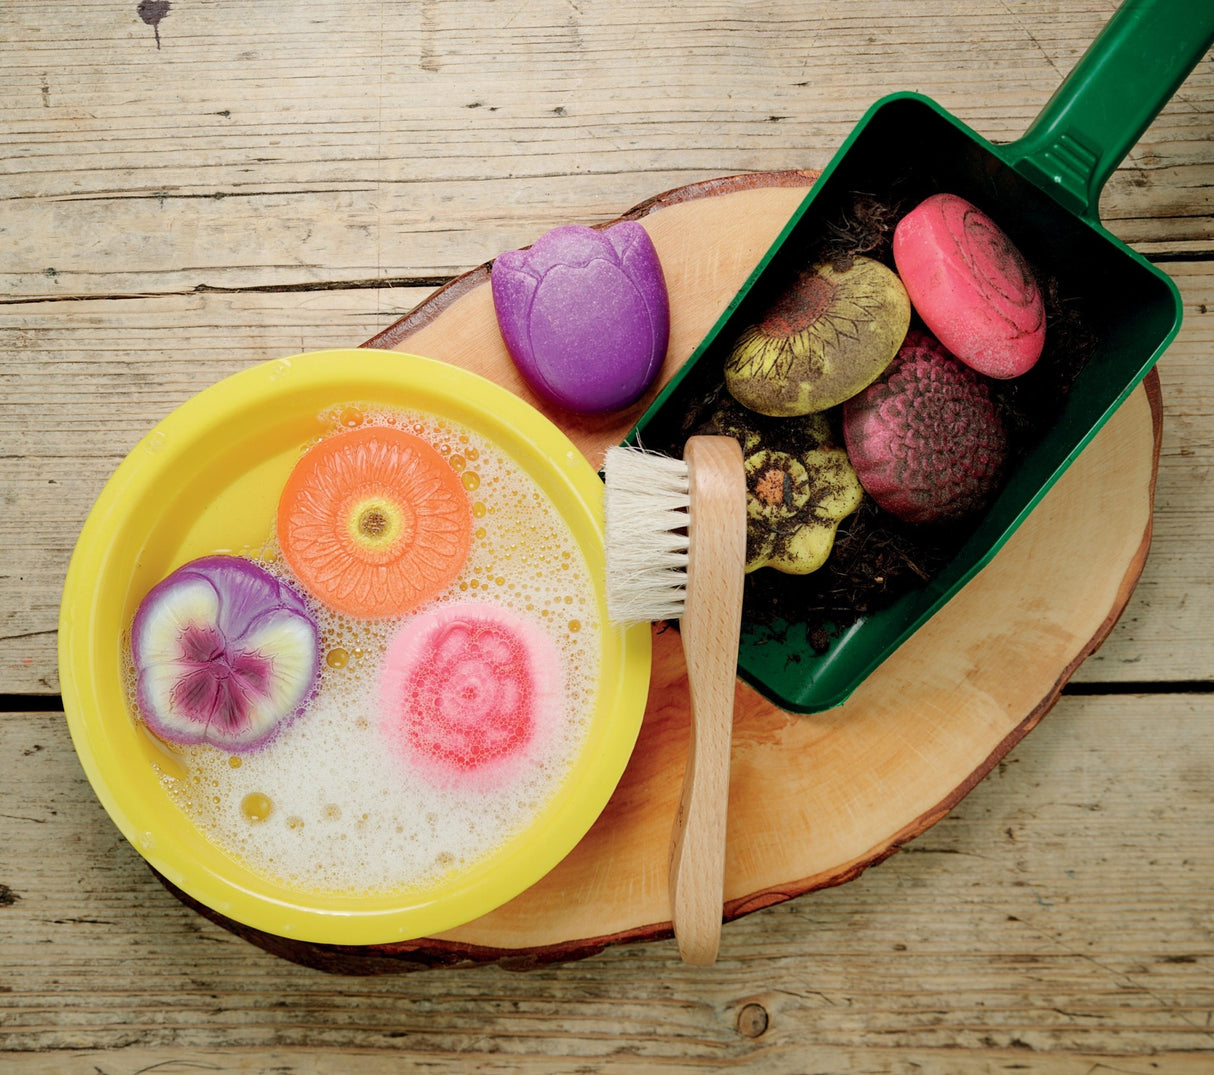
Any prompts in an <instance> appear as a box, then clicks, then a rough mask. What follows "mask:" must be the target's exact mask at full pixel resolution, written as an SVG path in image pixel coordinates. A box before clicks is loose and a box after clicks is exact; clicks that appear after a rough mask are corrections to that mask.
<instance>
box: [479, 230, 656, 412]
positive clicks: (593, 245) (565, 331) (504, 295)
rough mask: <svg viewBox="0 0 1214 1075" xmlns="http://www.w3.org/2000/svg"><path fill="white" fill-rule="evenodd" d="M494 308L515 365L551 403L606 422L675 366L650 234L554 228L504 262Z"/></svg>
mask: <svg viewBox="0 0 1214 1075" xmlns="http://www.w3.org/2000/svg"><path fill="white" fill-rule="evenodd" d="M491 282H492V288H493V308H494V311H495V312H496V314H497V321H498V327H499V328H500V329H501V333H502V339H503V340H504V341H505V344H506V349H507V350H508V351H509V352H510V356H511V358H512V359H513V360H514V362H515V364H516V365H517V366H518V368H519V371H520V372H521V373H522V374H523V376H524V377H525V378H526V380H527V383H528V384H530V385H531V387H532V388H533V389H534V390H535V391H536V392H537V393H538V394H539V395H540V396H542V397H543V398H544V399H546V400H548V401H549V402H550V403H554V404H556V405H557V406H559V407H563V408H565V409H567V410H571V411H577V412H580V413H599V412H603V411H611V410H618V409H620V408H622V407H626V406H628V405H629V404H630V403H633V402H635V400H637V399H638V398H639V397H640V396H641V395H642V394H643V393H644V392H645V390H646V389H647V388H648V387H649V386H650V384H652V382H653V379H654V378H655V377H656V376H657V374H658V370H659V369H660V368H661V365H662V360H663V359H664V358H665V357H666V345H667V343H668V342H669V338H670V306H669V300H668V297H667V294H666V280H665V277H664V276H663V275H662V266H661V263H660V262H659V260H658V254H657V250H656V249H655V248H654V245H653V240H651V239H650V238H649V233H648V232H646V231H645V229H644V228H643V227H641V225H640V224H638V223H636V222H635V221H631V220H626V221H621V222H620V223H618V224H614V225H612V226H611V227H610V228H607V229H605V230H602V231H597V230H595V229H593V228H587V227H583V226H582V225H580V224H572V225H567V226H565V227H560V228H553V229H552V230H551V231H549V232H547V233H546V234H544V235H542V236H541V237H540V238H539V239H538V240H537V241H536V243H535V245H534V246H532V247H531V248H530V249H529V250H511V251H507V252H505V253H503V254H501V255H499V256H498V258H497V260H496V261H495V262H494V264H493V271H492V274H491Z"/></svg>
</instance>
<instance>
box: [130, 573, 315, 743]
mask: <svg viewBox="0 0 1214 1075" xmlns="http://www.w3.org/2000/svg"><path fill="white" fill-rule="evenodd" d="M131 661H132V664H133V665H134V670H135V677H136V679H135V696H136V702H137V705H138V709H139V714H140V716H142V717H143V720H144V723H145V724H146V725H147V727H148V728H149V729H150V730H151V731H152V732H153V733H154V734H155V735H157V736H158V737H159V738H161V739H164V740H167V741H168V742H171V743H210V744H212V745H213V746H216V747H220V748H221V749H223V750H226V751H230V752H232V753H243V752H245V751H251V750H256V749H257V748H258V747H261V746H264V745H265V744H266V743H268V742H269V741H270V740H271V739H273V738H274V736H275V735H277V734H278V732H279V731H280V730H281V729H282V728H283V727H284V726H285V725H286V724H287V723H288V722H290V721H291V720H293V719H294V718H295V717H297V716H298V715H299V714H300V713H301V712H302V711H303V708H304V707H305V705H306V704H307V703H308V701H310V699H311V697H312V695H313V693H314V691H315V689H316V684H317V680H318V677H319V675H320V632H319V629H318V628H317V626H316V621H315V620H314V619H313V617H312V614H311V613H310V612H309V611H308V607H307V605H306V604H305V603H304V600H303V598H302V597H301V596H300V595H299V594H297V593H296V592H295V591H294V590H293V589H292V588H291V587H290V586H288V585H287V584H286V583H285V582H282V581H280V580H278V579H276V578H275V577H274V576H273V575H271V574H270V573H269V572H267V571H266V570H264V569H263V568H261V567H259V566H258V565H257V564H254V563H252V562H251V561H248V560H244V559H242V558H241V557H239V556H226V555H221V556H204V557H202V558H200V559H197V560H192V561H190V562H189V563H187V564H185V565H184V566H182V567H179V568H178V569H177V570H176V571H174V572H173V573H172V574H170V575H169V576H168V577H167V578H165V579H163V580H161V581H160V582H159V583H157V584H156V585H155V586H153V587H152V589H151V590H149V591H148V593H147V595H146V596H145V597H144V599H143V600H142V601H141V602H140V605H139V609H138V611H137V612H136V613H135V620H134V623H133V624H132V625H131Z"/></svg>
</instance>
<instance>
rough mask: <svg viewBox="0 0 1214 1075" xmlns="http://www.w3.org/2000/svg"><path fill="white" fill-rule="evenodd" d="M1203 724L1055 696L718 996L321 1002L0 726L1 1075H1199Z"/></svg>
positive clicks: (1206, 964) (673, 983) (416, 980)
mask: <svg viewBox="0 0 1214 1075" xmlns="http://www.w3.org/2000/svg"><path fill="white" fill-rule="evenodd" d="M1212 722H1214V700H1212V699H1211V698H1210V696H1208V695H1185V694H1177V695H1162V696H1160V695H1156V696H1132V695H1131V696H1113V697H1100V698H1063V699H1062V701H1061V702H1060V703H1059V705H1058V706H1057V707H1056V708H1055V710H1054V712H1053V713H1052V714H1051V715H1050V717H1049V719H1048V720H1046V721H1043V722H1042V724H1041V725H1040V726H1039V727H1038V728H1037V729H1036V731H1035V732H1034V733H1033V735H1031V736H1029V737H1027V738H1026V739H1025V740H1023V741H1022V742H1021V743H1020V744H1019V745H1018V746H1017V747H1016V748H1015V750H1014V751H1012V752H1011V753H1010V754H1009V755H1008V756H1007V757H1005V758H1004V759H1003V761H1002V762H1001V763H1000V764H999V765H998V766H996V768H995V769H994V770H993V771H992V772H991V774H990V776H989V777H988V778H987V779H986V780H985V781H983V782H982V783H981V784H979V785H978V786H977V787H976V788H975V789H974V790H973V791H972V792H971V794H970V795H969V796H968V797H967V798H966V799H965V800H964V802H963V803H961V804H960V805H958V806H957V807H956V808H954V809H953V811H952V812H951V813H950V814H949V815H948V816H947V817H946V818H944V819H942V820H941V821H940V823H939V824H937V825H936V826H935V827H934V828H932V829H931V830H930V831H929V832H928V833H925V834H924V835H922V836H921V837H919V838H918V839H917V840H914V841H912V842H910V843H908V844H906V845H905V846H904V847H902V848H901V849H900V851H899V853H897V854H895V855H894V856H893V857H892V858H890V859H889V860H888V861H886V862H885V863H884V864H883V865H882V866H881V867H880V868H879V869H875V870H870V871H868V872H867V873H865V874H864V875H863V876H862V877H861V878H860V879H858V880H857V881H855V882H853V883H852V884H849V885H844V886H842V887H838V888H832V889H826V890H823V891H820V892H816V893H813V894H812V895H808V896H803V897H800V898H798V899H795V900H792V901H791V902H788V903H785V904H782V905H780V906H776V907H769V908H767V909H766V910H763V911H761V912H758V913H755V914H751V915H748V916H746V917H745V918H743V919H740V920H738V921H736V922H732V923H730V924H728V925H727V926H726V927H725V930H724V932H723V936H722V943H721V952H720V956H719V959H718V962H717V965H716V966H715V968H713V969H712V970H711V971H704V970H700V969H695V968H689V967H686V966H685V965H683V964H681V963H680V961H679V959H678V956H677V953H676V951H675V948H674V945H673V943H671V942H669V941H654V942H650V943H643V944H635V945H627V946H623V947H619V948H614V949H609V950H608V951H605V952H603V953H602V954H600V955H597V956H595V957H593V958H591V959H588V960H585V961H583V962H580V963H575V964H566V965H563V966H556V967H548V968H538V969H535V970H532V971H529V972H527V973H525V974H517V973H511V972H509V971H508V970H505V969H503V968H501V967H480V968H449V969H447V970H444V971H442V972H440V973H427V974H413V975H394V976H386V977H385V976H380V977H375V978H332V977H330V976H326V975H321V974H317V973H316V972H315V971H311V970H308V969H306V968H303V967H299V966H296V965H293V964H290V963H286V962H284V961H282V960H280V959H277V958H275V957H272V956H270V955H268V954H266V953H263V952H260V951H258V950H257V949H256V948H252V947H250V946H248V945H246V944H245V943H244V942H243V941H241V940H239V939H238V938H236V937H234V936H232V935H231V934H229V933H228V932H226V931H225V930H222V929H220V928H218V927H217V926H214V925H212V924H211V923H209V922H207V921H206V920H205V919H203V918H201V917H199V916H198V915H195V914H194V913H193V912H192V911H190V910H188V909H187V908H185V907H183V906H182V905H181V904H179V903H178V902H177V901H176V900H175V899H173V898H172V897H171V896H170V895H169V894H168V893H167V892H165V891H164V890H163V889H162V888H161V886H160V885H158V884H157V883H156V881H155V880H154V878H153V877H152V876H151V874H150V873H149V872H148V871H147V869H146V867H145V866H144V864H143V861H142V860H141V859H140V858H139V857H138V855H137V854H136V853H135V851H134V850H133V849H132V848H131V847H130V846H129V845H127V844H126V842H125V841H123V840H122V839H121V837H120V836H119V835H118V834H117V831H116V830H115V829H114V827H113V826H112V825H111V823H110V822H109V820H108V818H107V817H106V816H105V814H104V812H103V811H102V809H101V807H100V806H99V805H98V804H97V802H96V800H95V798H94V796H93V794H92V791H91V789H90V788H89V786H88V784H87V783H86V782H85V780H84V777H83V775H82V774H81V773H80V770H79V766H78V765H77V763H76V761H75V759H74V757H73V755H72V752H71V747H70V743H69V741H68V737H67V732H66V728H65V725H64V723H63V718H62V715H61V714H58V713H25V714H12V715H10V716H6V719H5V720H4V721H2V722H0V759H3V762H4V765H5V768H6V770H9V771H11V769H12V767H13V766H14V765H17V764H19V765H20V766H21V769H22V772H23V773H24V779H23V781H22V782H21V784H20V785H17V784H13V783H12V782H0V839H2V843H0V846H2V847H3V848H4V852H3V854H2V855H0V885H2V886H3V887H2V888H0V892H3V893H5V896H4V898H3V901H2V902H0V1050H4V1052H3V1053H0V1057H2V1059H0V1067H3V1068H4V1070H5V1071H8V1070H18V1071H51V1072H55V1073H56V1075H57V1073H59V1072H74V1071H89V1072H92V1071H93V1070H94V1067H98V1068H101V1069H102V1070H104V1071H106V1072H110V1073H119V1072H123V1073H126V1072H132V1073H133V1072H135V1071H139V1070H144V1069H145V1068H146V1066H148V1065H150V1064H153V1063H165V1064H168V1063H169V1062H173V1063H176V1064H178V1065H181V1070H191V1068H190V1067H189V1065H203V1066H204V1067H205V1066H206V1065H211V1066H212V1067H217V1068H218V1069H219V1070H225V1071H226V1070H255V1071H260V1070H268V1069H271V1068H273V1067H274V1066H275V1065H279V1064H281V1065H282V1066H283V1069H284V1070H285V1071H288V1072H312V1071H321V1070H326V1067H327V1069H328V1070H333V1068H334V1066H336V1067H341V1065H342V1062H343V1061H342V1059H341V1058H342V1057H344V1056H347V1055H353V1056H355V1057H357V1058H358V1062H359V1064H360V1070H361V1065H362V1064H363V1063H365V1064H367V1065H368V1070H373V1071H374V1070H386V1069H387V1068H388V1067H389V1065H391V1064H397V1065H399V1064H402V1063H405V1062H411V1063H413V1064H416V1065H430V1066H433V1067H435V1068H436V1069H438V1070H456V1069H461V1065H463V1067H462V1070H467V1068H468V1067H477V1068H481V1067H484V1068H485V1069H486V1070H509V1069H511V1068H513V1067H518V1066H524V1067H526V1068H527V1069H530V1068H531V1067H532V1066H534V1067H535V1068H536V1070H541V1071H542V1070H565V1071H568V1070H570V1068H571V1067H573V1066H576V1065H577V1064H578V1063H582V1064H586V1065H590V1066H592V1067H596V1068H597V1067H599V1066H601V1067H605V1068H613V1069H632V1070H637V1069H639V1068H642V1067H649V1068H650V1069H652V1068H653V1067H661V1068H662V1069H665V1068H666V1067H667V1066H670V1067H671V1068H672V1069H673V1070H678V1071H684V1070H686V1071H691V1070H695V1069H700V1070H703V1069H704V1068H705V1067H719V1066H725V1065H730V1064H750V1065H753V1068H752V1069H753V1070H764V1071H785V1072H795V1071H805V1070H829V1071H841V1072H849V1071H855V1072H882V1073H895V1072H896V1073H905V1072H907V1071H911V1070H916V1065H922V1068H921V1069H922V1070H925V1071H931V1072H948V1073H957V1075H963V1073H965V1075H968V1072H972V1071H990V1072H1000V1071H1008V1070H1017V1068H1016V1067H1015V1066H1016V1065H1027V1066H1028V1070H1032V1071H1047V1072H1065V1073H1076V1075H1077V1073H1080V1072H1087V1071H1093V1070H1096V1071H1099V1070H1101V1067H1100V1065H1101V1064H1103V1065H1106V1067H1107V1069H1109V1070H1114V1071H1128V1072H1137V1073H1141V1075H1147V1073H1148V1072H1158V1071H1164V1072H1173V1071H1175V1072H1183V1073H1186V1075H1187V1073H1196V1072H1198V1071H1201V1070H1203V1068H1202V1066H1201V1063H1198V1061H1201V1062H1203V1063H1204V1064H1205V1065H1206V1066H1208V1062H1209V1051H1210V1048H1211V1042H1210V1020H1211V1018H1212V1016H1211V1012H1212V1011H1214V977H1212V975H1211V960H1212V959H1214V956H1212V955H1211V952H1214V890H1212V889H1211V886H1210V884H1209V878H1210V876H1211V873H1212V871H1214V848H1212V846H1211V843H1210V840H1209V834H1210V831H1211V828H1212V826H1214V800H1211V797H1210V794H1209V789H1210V787H1211V786H1214V745H1212V744H1214V740H1212V739H1211V737H1210V735H1209V729H1210V727H1211V723H1212ZM49 848H55V849H57V850H56V852H55V853H48V849H49ZM52 952H53V953H54V958H48V953H52ZM10 1051H16V1052H17V1053H18V1054H20V1052H21V1051H26V1052H28V1051H41V1052H40V1053H38V1054H37V1055H34V1056H32V1057H25V1058H24V1059H23V1058H22V1057H21V1056H20V1055H14V1054H13V1052H10ZM376 1065H378V1066H376ZM168 1070H174V1069H173V1068H172V1067H170V1068H168ZM1019 1070H1024V1068H1023V1067H1021V1068H1019Z"/></svg>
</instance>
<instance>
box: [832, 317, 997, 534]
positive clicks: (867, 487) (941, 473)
mask: <svg viewBox="0 0 1214 1075" xmlns="http://www.w3.org/2000/svg"><path fill="white" fill-rule="evenodd" d="M843 433H844V438H845V440H846V443H847V454H848V457H849V458H850V459H851V463H852V466H853V467H854V468H855V471H856V474H857V476H858V477H859V479H860V484H861V485H863V486H864V491H865V492H866V493H868V494H869V496H871V497H872V498H873V500H875V501H876V502H877V504H878V505H879V506H880V507H882V508H884V509H885V510H886V511H888V512H890V513H891V514H893V515H896V516H897V517H898V518H900V519H902V520H904V521H906V522H911V523H935V522H942V521H946V520H953V519H959V518H961V517H963V516H966V515H968V514H970V513H971V512H974V511H976V510H977V509H979V508H980V507H982V506H983V505H984V504H985V503H986V501H987V500H988V499H989V497H990V495H991V494H992V493H993V492H994V490H995V489H996V487H997V486H998V484H999V481H1000V479H1001V477H1002V474H1003V468H1004V463H1005V461H1006V459H1007V437H1006V435H1005V432H1004V428H1003V423H1002V422H1001V421H1000V418H999V414H998V412H997V411H996V410H995V405H994V403H993V402H992V401H991V398H990V390H989V389H988V387H987V385H986V384H985V383H983V381H982V379H981V377H979V376H978V375H977V374H976V373H975V372H974V371H973V370H972V369H970V368H969V367H967V366H964V365H962V364H961V363H960V362H958V361H957V360H956V358H954V357H953V356H952V355H950V354H949V353H948V352H947V351H946V350H945V349H944V348H943V347H942V346H941V345H940V343H939V342H938V341H937V340H935V339H933V338H932V337H931V336H929V335H927V334H926V333H923V332H919V331H917V330H913V329H912V330H911V331H910V332H909V333H907V337H906V342H905V343H903V345H902V348H901V349H900V350H899V351H898V354H897V355H896V356H895V357H894V360H893V362H891V363H890V365H889V367H888V368H887V369H886V370H885V372H884V373H883V374H882V375H881V377H880V378H878V379H877V380H876V381H875V382H873V384H871V385H869V387H868V388H866V389H865V390H864V391H863V392H861V393H860V394H859V395H857V396H853V397H852V398H851V399H849V400H848V401H847V402H846V403H844V405H843Z"/></svg>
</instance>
